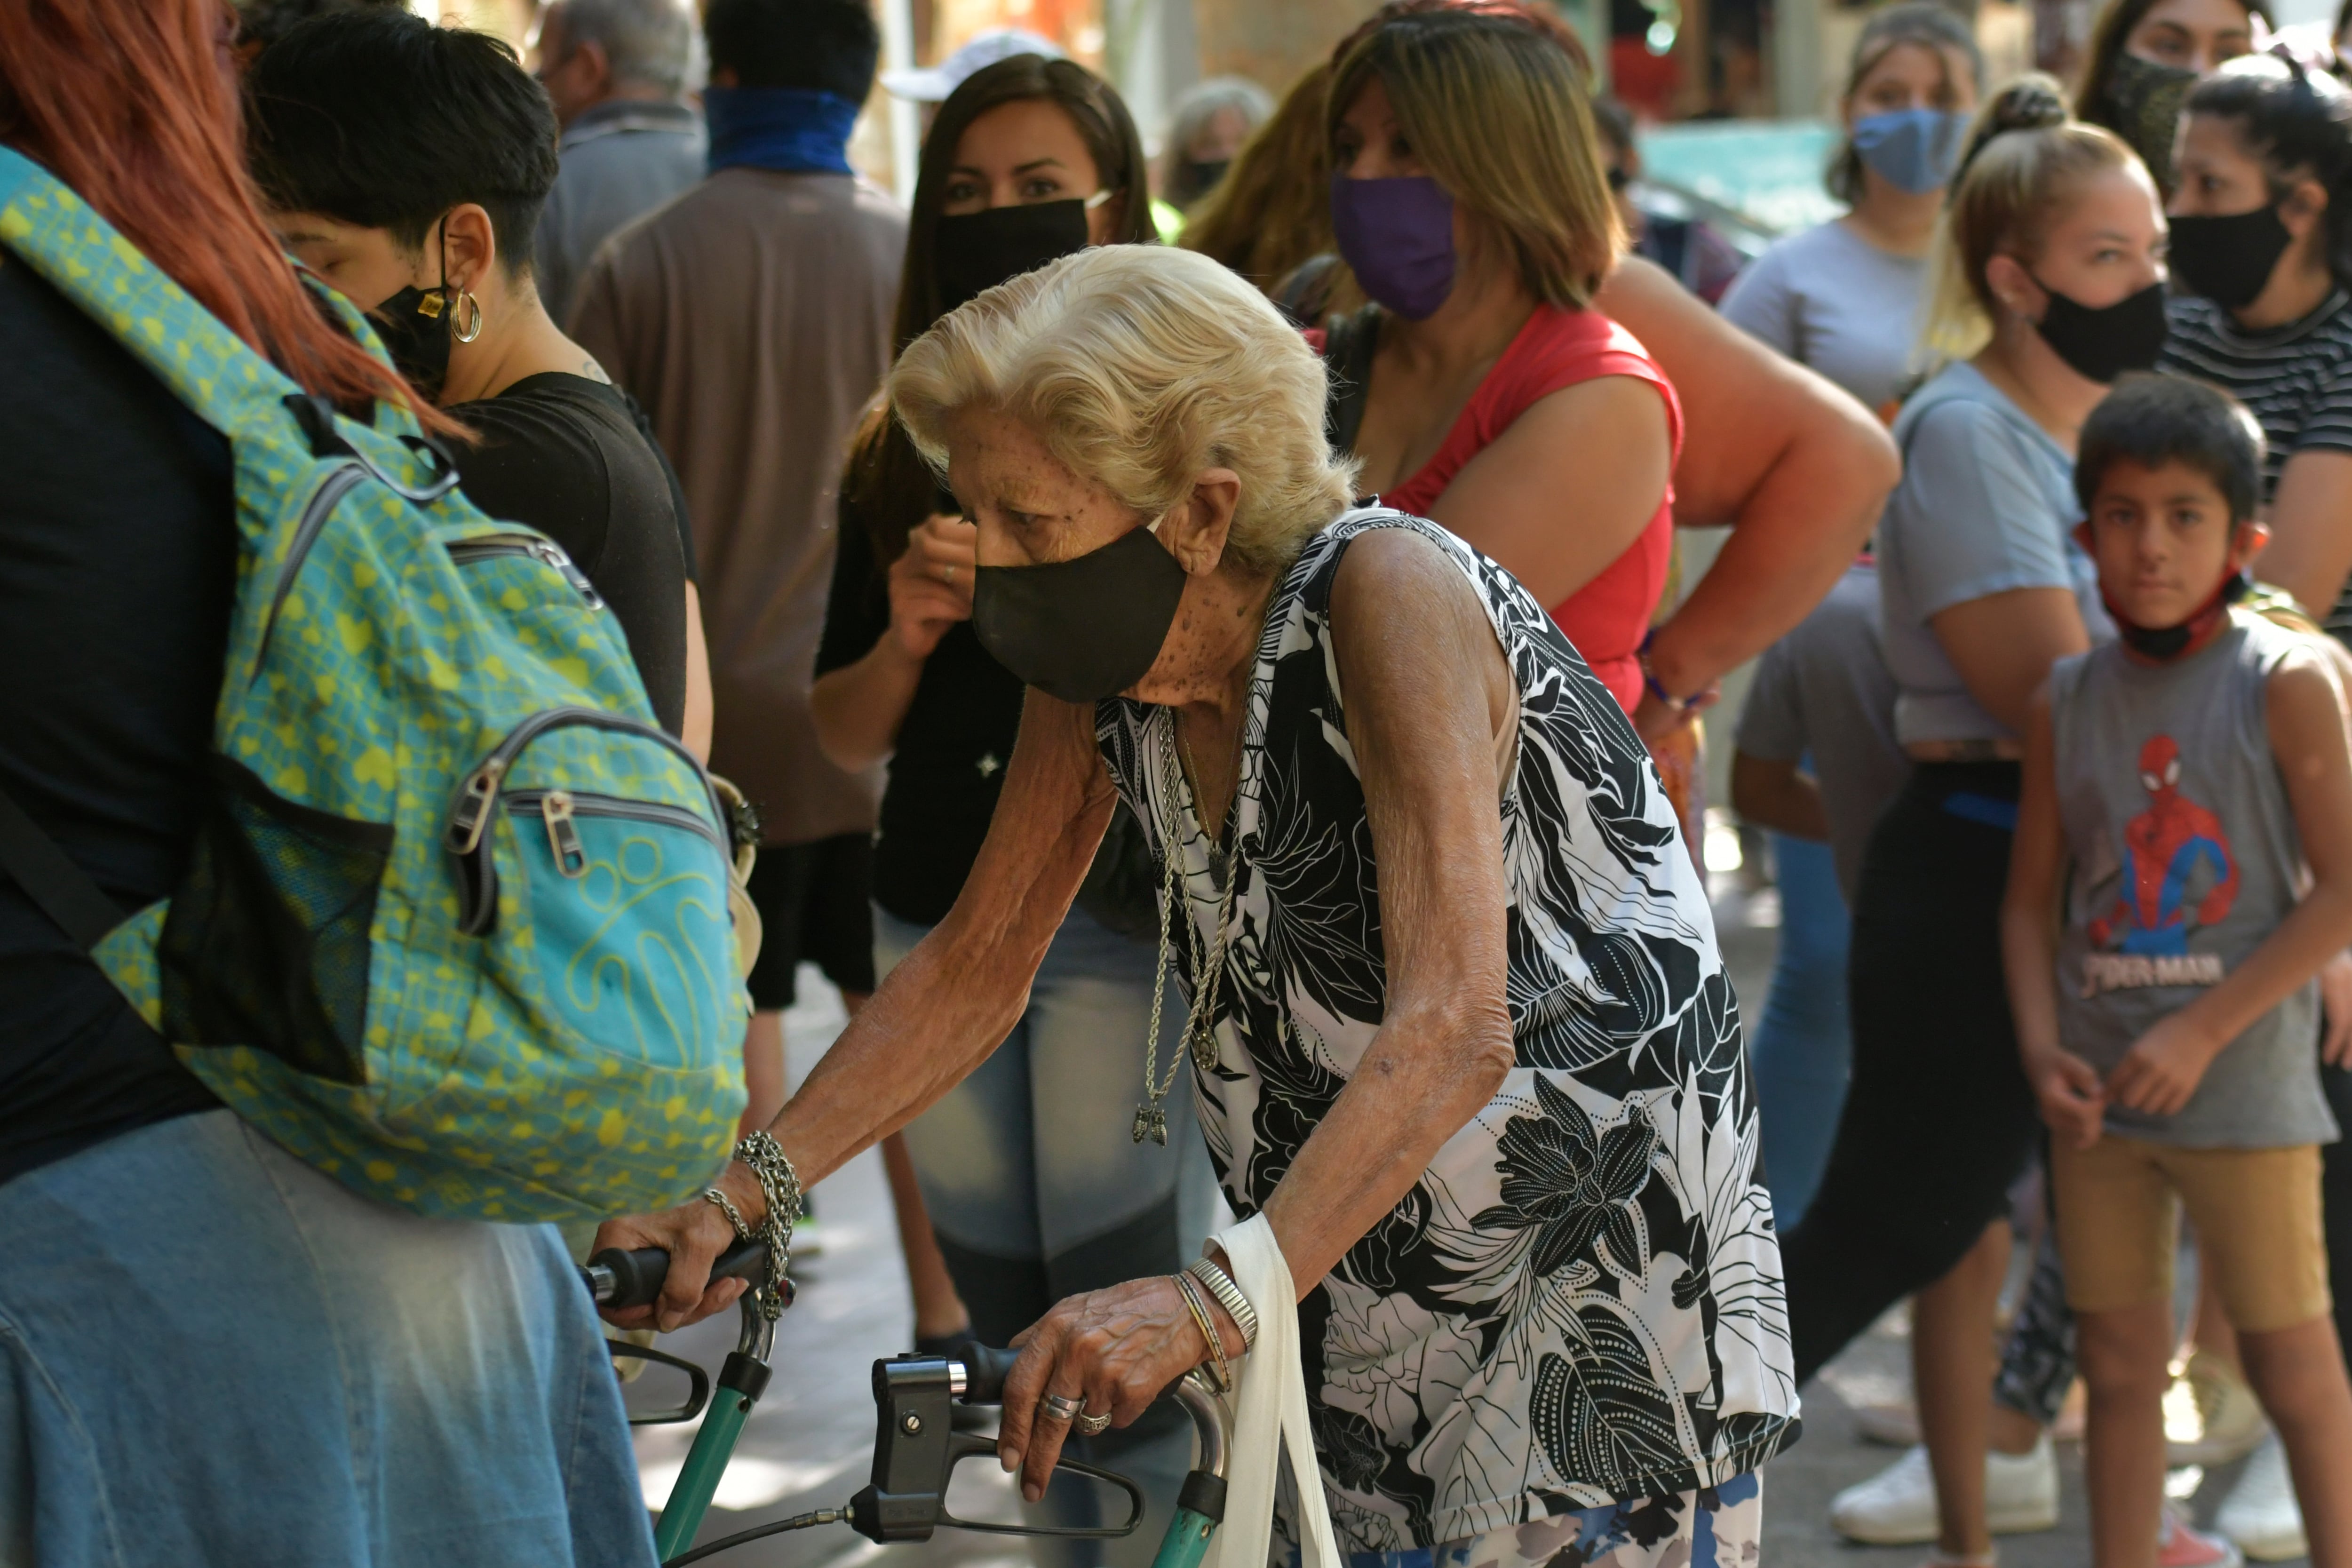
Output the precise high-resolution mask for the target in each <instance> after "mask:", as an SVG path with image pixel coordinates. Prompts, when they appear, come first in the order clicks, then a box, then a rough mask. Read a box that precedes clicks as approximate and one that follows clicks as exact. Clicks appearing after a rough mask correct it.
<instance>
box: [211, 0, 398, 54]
mask: <svg viewBox="0 0 2352 1568" xmlns="http://www.w3.org/2000/svg"><path fill="white" fill-rule="evenodd" d="M363 5H398V6H400V7H402V8H403V9H405V8H406V5H407V0H242V3H241V4H240V5H237V6H236V46H237V47H238V48H240V49H246V50H250V51H252V52H255V53H258V52H259V51H261V50H263V49H266V48H268V47H269V46H270V45H272V44H274V43H276V42H277V41H278V39H280V38H282V37H285V36H286V35H287V34H288V33H289V32H292V31H293V30H294V29H295V28H296V27H299V26H301V25H302V24H303V23H305V22H307V21H309V20H310V18H311V17H313V16H325V15H326V14H327V13H328V12H330V11H352V10H357V9H358V8H360V7H361V6H363Z"/></svg>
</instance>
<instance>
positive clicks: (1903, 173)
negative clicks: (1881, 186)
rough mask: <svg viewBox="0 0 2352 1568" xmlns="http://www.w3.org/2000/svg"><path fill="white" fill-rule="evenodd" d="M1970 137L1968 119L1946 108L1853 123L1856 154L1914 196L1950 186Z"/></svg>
mask: <svg viewBox="0 0 2352 1568" xmlns="http://www.w3.org/2000/svg"><path fill="white" fill-rule="evenodd" d="M1968 139H1969V117H1968V116H1967V115H1965V114H1961V113H1959V112H1958V111H1957V110H1948V109H1897V110H1891V111H1890V112H1888V113H1885V114H1865V115H1864V116H1863V117H1862V118H1861V119H1859V120H1857V121H1854V122H1853V150H1854V151H1855V152H1857V153H1861V154H1862V161H1863V162H1864V163H1867V164H1868V165H1870V167H1871V169H1872V170H1873V171H1874V173H1875V174H1877V175H1878V177H1879V178H1880V179H1882V180H1885V182H1886V183H1887V184H1890V185H1893V186H1895V188H1896V189H1898V190H1905V191H1908V192H1910V193H1911V194H1912V195H1915V196H1920V195H1927V193H1928V192H1929V191H1939V190H1942V189H1943V188H1944V187H1945V186H1946V185H1948V184H1951V180H1952V171H1953V170H1954V169H1956V168H1958V166H1959V163H1960V149H1961V148H1963V147H1965V146H1967V145H1968Z"/></svg>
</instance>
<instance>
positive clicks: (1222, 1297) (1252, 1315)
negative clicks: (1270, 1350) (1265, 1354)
mask: <svg viewBox="0 0 2352 1568" xmlns="http://www.w3.org/2000/svg"><path fill="white" fill-rule="evenodd" d="M1184 1272H1185V1273H1187V1274H1190V1275H1191V1276H1192V1278H1193V1279H1198V1280H1199V1281H1200V1282H1201V1288H1202V1289H1204V1290H1206V1291H1207V1292H1208V1293H1209V1294H1210V1295H1211V1296H1212V1297H1213V1298H1214V1299H1215V1300H1216V1303H1217V1305H1218V1306H1220V1307H1223V1309H1224V1310H1226V1311H1227V1312H1228V1313H1229V1314H1231V1315H1232V1317H1233V1320H1234V1327H1235V1328H1238V1329H1239V1330H1241V1331H1242V1349H1243V1351H1244V1352H1248V1351H1251V1350H1254V1349H1255V1348H1256V1346H1257V1309H1255V1307H1252V1306H1251V1305H1250V1303H1249V1298H1248V1297H1246V1296H1244V1295H1243V1294H1242V1288H1241V1287H1240V1286H1238V1285H1236V1284H1234V1277H1233V1276H1232V1275H1230V1274H1228V1273H1226V1272H1225V1271H1224V1270H1223V1269H1222V1268H1218V1267H1217V1266H1216V1265H1215V1264H1213V1263H1212V1262H1210V1261H1209V1260H1208V1259H1207V1258H1194V1259H1192V1262H1190V1263H1187V1264H1186V1265H1184Z"/></svg>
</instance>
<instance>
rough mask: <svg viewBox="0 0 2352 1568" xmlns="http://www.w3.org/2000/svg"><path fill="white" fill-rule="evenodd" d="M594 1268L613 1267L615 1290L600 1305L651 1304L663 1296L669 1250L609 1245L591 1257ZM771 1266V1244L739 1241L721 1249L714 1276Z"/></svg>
mask: <svg viewBox="0 0 2352 1568" xmlns="http://www.w3.org/2000/svg"><path fill="white" fill-rule="evenodd" d="M588 1267H589V1268H592V1269H593V1268H602V1269H606V1270H609V1271H610V1272H611V1274H612V1276H613V1290H612V1294H610V1295H608V1296H601V1297H600V1298H599V1299H598V1301H597V1305H599V1306H602V1307H607V1308H612V1309H615V1310H618V1309H621V1308H626V1307H649V1306H651V1305H653V1303H654V1302H655V1301H656V1300H657V1299H659V1297H660V1296H661V1289H662V1282H663V1281H664V1280H666V1279H668V1278H669V1254H668V1253H667V1252H665V1251H663V1250H662V1249H661V1248H660V1247H638V1248H637V1249H636V1250H635V1251H633V1252H624V1251H622V1250H621V1249H620V1248H619V1247H606V1248H605V1249H604V1251H602V1252H600V1253H598V1254H597V1255H596V1256H595V1257H593V1258H590V1259H589V1260H588ZM767 1267H768V1247H767V1244H766V1243H765V1242H762V1241H739V1242H736V1243H735V1244H734V1245H733V1246H731V1247H729V1248H728V1249H727V1250H726V1251H724V1252H722V1253H720V1254H719V1257H718V1259H717V1260H716V1261H715V1262H713V1263H712V1264H711V1266H710V1278H711V1279H758V1278H760V1277H761V1275H762V1274H763V1272H764V1271H765V1270H766V1268H767Z"/></svg>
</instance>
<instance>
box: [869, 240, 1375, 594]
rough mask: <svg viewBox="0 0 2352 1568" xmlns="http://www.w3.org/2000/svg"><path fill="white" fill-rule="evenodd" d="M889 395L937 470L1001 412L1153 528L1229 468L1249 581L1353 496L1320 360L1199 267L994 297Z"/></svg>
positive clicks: (1051, 283) (1151, 260)
mask: <svg viewBox="0 0 2352 1568" xmlns="http://www.w3.org/2000/svg"><path fill="white" fill-rule="evenodd" d="M889 395H890V405H891V407H892V408H893V409H895V410H896V411H897V413H898V418H899V420H900V421H901V422H902V423H903V424H904V425H905V426H906V427H907V434H908V436H909V437H912V439H913V441H914V443H915V448H916V450H918V451H919V452H920V453H922V455H923V457H924V458H925V459H926V460H928V461H929V463H930V465H931V466H932V467H933V468H938V469H940V471H942V472H944V471H945V469H946V465H947V437H946V429H947V424H948V421H949V420H950V418H951V417H952V416H954V415H955V414H956V413H957V412H958V411H960V410H961V409H964V408H967V407H971V406H973V405H980V406H984V407H989V408H993V409H998V410H1002V411H1003V412H1005V413H1008V414H1011V415H1012V416H1014V417H1015V418H1017V419H1020V420H1022V421H1023V422H1024V423H1025V424H1027V425H1028V426H1030V427H1031V428H1032V429H1034V430H1035V431H1036V433H1037V435H1038V437H1040V438H1041V439H1042V440H1043V441H1044V442H1045V447H1046V449H1047V450H1049V451H1050V452H1052V453H1053V454H1054V456H1055V458H1059V459H1060V460H1061V461H1062V462H1063V463H1064V464H1066V466H1067V467H1068V468H1070V469H1071V470H1072V471H1073V472H1075V473H1076V474H1077V475H1079V476H1080V477H1081V478H1083V479H1088V480H1091V481H1092V482H1094V483H1096V484H1098V485H1100V486H1101V487H1102V488H1103V489H1106V490H1108V491H1109V492H1110V494H1111V496H1112V497H1113V498H1114V499H1115V500H1118V503H1119V504H1120V505H1122V506H1124V507H1127V508H1129V510H1133V511H1135V512H1137V513H1139V514H1140V515H1141V516H1143V517H1146V518H1149V519H1153V520H1157V519H1159V518H1160V517H1162V516H1164V515H1166V514H1167V512H1168V511H1169V510H1171V508H1173V507H1175V506H1176V505H1177V504H1178V503H1179V502H1181V501H1182V500H1184V498H1185V497H1186V496H1187V495H1188V494H1190V493H1191V490H1192V483H1193V480H1194V479H1196V478H1197V477H1198V476H1199V475H1200V473H1201V472H1202V470H1203V469H1206V468H1231V469H1232V470H1233V471H1234V473H1235V474H1236V475H1238V476H1240V479H1241V499H1240V500H1239V501H1238V503H1237V504H1236V505H1235V507H1234V521H1233V527H1232V531H1231V532H1230V534H1229V535H1228V537H1227V541H1226V546H1225V547H1226V551H1227V552H1228V553H1229V554H1231V555H1232V556H1233V557H1234V558H1235V559H1236V560H1238V561H1239V562H1241V563H1243V564H1244V565H1245V566H1247V567H1249V568H1251V569H1252V570H1254V571H1259V572H1268V573H1272V572H1279V571H1281V570H1283V569H1284V568H1285V567H1286V566H1288V565H1289V563H1291V562H1292V561H1293V560H1295V559H1297V554H1298V552H1299V550H1300V549H1301V547H1303V546H1304V545H1305V544H1306V542H1307V539H1308V538H1309V537H1310V536H1312V535H1313V534H1314V533H1316V532H1317V531H1319V530H1321V529H1322V528H1323V527H1324V526H1325V525H1326V524H1328V522H1330V521H1331V520H1332V519H1333V518H1335V517H1337V516H1338V515H1339V513H1340V511H1342V510H1345V509H1346V507H1347V505H1348V502H1349V498H1350V497H1351V496H1353V494H1354V493H1355V492H1354V489H1353V481H1354V478H1355V465H1354V464H1353V463H1352V462H1350V461H1348V460H1346V459H1343V458H1337V457H1334V456H1333V454H1332V452H1331V448H1330V446H1329V444H1328V442H1327V441H1325V439H1324V437H1323V395H1324V381H1323V364H1322V361H1321V360H1320V359H1318V357H1317V355H1316V353H1315V351H1314V350H1312V349H1310V348H1309V347H1307V342H1306V340H1305V339H1303V338H1301V337H1300V336H1299V335H1298V332H1297V329H1295V328H1293V327H1292V326H1291V325H1290V324H1289V323H1288V322H1286V321H1284V320H1283V319H1282V317H1281V315H1280V314H1279V313H1278V312H1277V311H1276V310H1275V308H1274V307H1273V306H1272V305H1271V304H1269V303H1267V301H1266V299H1265V296H1264V295H1263V294H1260V293H1259V292H1258V291H1257V290H1256V289H1253V288H1251V287H1250V286H1249V285H1248V284H1247V283H1244V281H1242V279H1239V278H1237V277H1235V276H1234V274H1233V273H1231V272H1228V271H1227V270H1226V269H1225V268H1223V267H1221V266H1219V265H1218V264H1217V263H1215V262H1213V261H1212V260H1210V259H1209V258H1207V257H1205V256H1198V255H1195V254H1193V253H1192V252H1191V251H1185V250H1175V249H1171V248H1168V247H1161V246H1157V245H1107V246H1100V247H1093V248H1090V249H1087V250H1082V251H1079V252H1078V253H1077V254H1076V255H1075V256H1068V257H1065V258H1062V259H1061V260H1059V261H1055V262H1053V263H1051V264H1050V265H1048V266H1045V267H1042V268H1038V269H1037V270H1036V271H1034V272H1031V273H1027V274H1025V275H1024V276H1022V277H1019V278H1016V279H1013V281H1011V282H1009V283H1004V284H1001V285H999V286H998V287H996V288H994V289H989V290H988V291H987V292H986V293H984V294H982V295H981V296H980V297H979V298H978V299H976V300H972V301H971V303H970V304H967V305H964V306H962V307H961V308H960V309H958V310H954V311H952V312H950V314H949V315H947V316H944V317H942V318H941V319H940V322H939V324H938V325H936V326H934V327H933V328H932V329H931V330H930V331H928V332H925V333H924V334H923V335H922V336H921V337H919V338H917V339H916V340H915V341H914V342H912V343H909V344H908V346H907V352H906V353H903V354H901V355H899V356H898V365H897V367H896V368H894V369H893V370H892V371H891V373H890V382H889Z"/></svg>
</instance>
